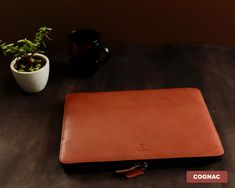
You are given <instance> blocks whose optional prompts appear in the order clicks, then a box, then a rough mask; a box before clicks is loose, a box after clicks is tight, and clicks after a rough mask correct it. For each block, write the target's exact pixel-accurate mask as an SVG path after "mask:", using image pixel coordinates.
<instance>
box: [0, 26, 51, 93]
mask: <svg viewBox="0 0 235 188" xmlns="http://www.w3.org/2000/svg"><path fill="white" fill-rule="evenodd" d="M51 30H52V29H51V28H48V27H41V28H39V30H38V31H37V32H36V34H35V37H34V39H33V40H28V39H27V38H25V39H21V40H18V41H17V42H16V43H15V44H14V43H10V44H6V43H3V42H2V41H1V40H0V49H2V51H3V54H4V55H12V56H13V61H12V62H11V64H10V68H11V71H12V73H13V76H14V78H15V80H16V82H17V83H18V84H19V86H20V87H21V88H22V89H23V90H24V91H26V92H29V93H36V92H39V91H41V90H43V89H44V88H45V86H46V84H47V81H48V77H49V59H48V58H47V57H46V56H45V55H43V53H44V51H43V50H42V49H45V48H46V44H45V39H49V40H50V38H49V37H48V33H49V31H51Z"/></svg>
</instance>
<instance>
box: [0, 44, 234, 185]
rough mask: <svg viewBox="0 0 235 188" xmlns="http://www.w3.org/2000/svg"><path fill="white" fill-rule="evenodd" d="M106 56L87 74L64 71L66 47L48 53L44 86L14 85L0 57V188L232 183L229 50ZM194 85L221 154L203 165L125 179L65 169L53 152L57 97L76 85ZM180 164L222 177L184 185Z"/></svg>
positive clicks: (165, 49)
mask: <svg viewBox="0 0 235 188" xmlns="http://www.w3.org/2000/svg"><path fill="white" fill-rule="evenodd" d="M110 49H111V53H112V55H111V59H110V61H109V62H108V63H107V64H105V65H104V66H102V67H100V69H99V71H98V72H97V73H96V75H94V76H93V77H91V78H90V79H85V80H84V79H79V78H77V77H76V76H75V75H74V74H72V73H71V68H70V65H69V59H68V56H67V53H66V51H64V50H57V51H55V52H54V53H51V54H50V55H49V57H50V59H51V73H50V79H49V82H48V85H47V87H46V89H45V90H44V91H42V92H40V93H37V94H27V93H24V92H23V91H21V90H20V89H19V87H18V86H17V84H16V83H15V81H14V79H13V76H12V75H11V72H10V69H9V68H8V67H9V63H8V62H7V59H6V58H2V57H1V59H0V117H1V121H0V187H1V188H5V187H6V188H14V187H17V188H20V187H23V188H25V187H30V188H32V187H35V188H36V187H42V188H45V187H51V188H52V187H66V188H69V187H71V188H72V187H79V188H87V187H89V188H90V187H100V188H105V187H112V188H119V187H122V188H125V187H126V188H130V187H145V188H148V187H159V188H160V187H164V188H166V187H175V188H176V187H179V188H182V187H211V188H212V187H213V188H219V187H226V188H227V187H231V188H232V187H234V186H235V144H234V143H235V49H234V48H228V47H219V46H210V45H195V44H181V45H167V46H162V47H156V48H154V47H141V46H128V45H110ZM173 87H196V88H199V89H200V90H201V91H202V94H203V96H204V98H205V101H206V103H207V105H208V108H209V110H210V113H211V116H212V118H213V120H214V123H215V125H216V128H217V130H218V132H219V135H220V137H221V140H222V143H223V146H224V149H225V155H224V157H223V158H222V160H220V161H218V162H216V163H212V164H208V165H200V166H195V165H193V164H192V166H190V165H189V166H188V167H183V166H172V167H171V166H170V167H161V168H156V169H150V170H148V171H147V173H146V174H145V175H144V176H141V177H138V178H136V179H132V180H125V179H123V178H121V177H117V176H115V175H114V174H113V173H112V172H111V171H110V172H102V171H101V172H97V173H84V174H83V173H73V174H68V173H65V172H64V170H63V169H62V168H61V166H60V164H59V161H58V155H59V148H60V134H61V125H62V116H63V104H64V96H65V94H66V93H70V92H79V91H114V90H130V89H146V88H173ZM187 170H227V171H228V173H229V183H228V184H205V185H201V184H187V183H186V178H185V174H186V171H187Z"/></svg>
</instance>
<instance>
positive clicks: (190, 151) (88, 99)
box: [59, 88, 224, 165]
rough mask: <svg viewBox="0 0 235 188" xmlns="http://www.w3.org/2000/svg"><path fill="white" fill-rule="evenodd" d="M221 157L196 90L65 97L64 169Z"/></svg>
mask: <svg viewBox="0 0 235 188" xmlns="http://www.w3.org/2000/svg"><path fill="white" fill-rule="evenodd" d="M223 154H224V150H223V147H222V144H221V141H220V138H219V136H218V133H217V131H216V129H215V126H214V124H213V122H212V119H211V116H210V114H209V112H208V109H207V106H206V104H205V102H204V100H203V97H202V94H201V92H200V91H199V90H198V89H194V88H179V89H158V90H157V89H156V90H155V89H152V90H134V91H114V92H81V93H72V94H68V95H67V96H66V99H65V106H64V117H63V128H62V135H61V147H60V156H59V160H60V162H61V163H62V164H64V165H73V164H80V165H83V164H100V163H104V162H129V161H149V160H150V161H151V160H159V159H180V158H184V159H188V158H204V157H209V158H210V157H218V156H221V155H223Z"/></svg>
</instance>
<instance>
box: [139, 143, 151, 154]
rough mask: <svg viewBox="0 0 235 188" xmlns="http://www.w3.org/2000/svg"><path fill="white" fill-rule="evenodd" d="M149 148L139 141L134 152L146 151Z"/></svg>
mask: <svg viewBox="0 0 235 188" xmlns="http://www.w3.org/2000/svg"><path fill="white" fill-rule="evenodd" d="M148 151H149V148H148V147H147V145H146V144H144V143H139V144H138V148H137V149H136V152H148Z"/></svg>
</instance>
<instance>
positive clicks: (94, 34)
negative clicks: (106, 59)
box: [68, 28, 100, 44]
mask: <svg viewBox="0 0 235 188" xmlns="http://www.w3.org/2000/svg"><path fill="white" fill-rule="evenodd" d="M68 40H69V41H72V42H75V43H81V44H83V43H92V44H93V43H97V42H99V41H100V33H99V31H97V30H95V29H90V28H80V29H76V30H73V31H71V32H70V33H69V35H68Z"/></svg>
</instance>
